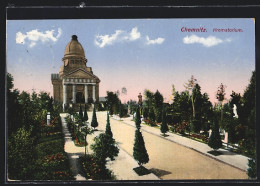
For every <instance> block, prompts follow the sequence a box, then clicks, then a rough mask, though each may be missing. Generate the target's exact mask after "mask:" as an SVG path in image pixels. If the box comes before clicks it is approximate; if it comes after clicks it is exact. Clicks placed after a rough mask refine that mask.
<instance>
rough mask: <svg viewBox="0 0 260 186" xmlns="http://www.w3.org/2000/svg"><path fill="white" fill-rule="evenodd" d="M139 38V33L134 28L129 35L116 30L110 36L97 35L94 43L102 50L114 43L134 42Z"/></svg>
mask: <svg viewBox="0 0 260 186" xmlns="http://www.w3.org/2000/svg"><path fill="white" fill-rule="evenodd" d="M140 37H141V33H140V32H138V29H137V27H134V28H133V29H132V30H131V32H130V33H127V32H126V31H124V30H116V31H115V33H114V34H111V35H97V36H96V38H95V41H94V42H95V44H96V45H97V46H98V47H100V48H103V47H105V46H107V45H112V44H114V43H116V42H125V41H135V40H137V39H139V38H140Z"/></svg>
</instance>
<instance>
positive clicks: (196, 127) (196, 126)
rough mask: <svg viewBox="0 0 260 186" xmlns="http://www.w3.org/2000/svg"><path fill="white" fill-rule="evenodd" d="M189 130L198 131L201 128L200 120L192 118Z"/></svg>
mask: <svg viewBox="0 0 260 186" xmlns="http://www.w3.org/2000/svg"><path fill="white" fill-rule="evenodd" d="M191 130H192V131H193V132H195V133H199V132H200V130H201V122H200V121H199V120H197V119H193V120H192V122H191Z"/></svg>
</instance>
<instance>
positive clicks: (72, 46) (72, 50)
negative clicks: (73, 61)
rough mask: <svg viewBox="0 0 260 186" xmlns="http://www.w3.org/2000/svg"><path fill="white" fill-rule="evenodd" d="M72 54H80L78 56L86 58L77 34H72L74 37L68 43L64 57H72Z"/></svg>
mask: <svg viewBox="0 0 260 186" xmlns="http://www.w3.org/2000/svg"><path fill="white" fill-rule="evenodd" d="M71 56H78V57H84V58H85V52H84V49H83V47H82V45H81V44H80V42H78V37H77V36H76V35H73V36H72V39H71V41H70V42H69V43H68V44H67V46H66V48H65V52H64V57H71Z"/></svg>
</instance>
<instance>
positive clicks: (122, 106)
mask: <svg viewBox="0 0 260 186" xmlns="http://www.w3.org/2000/svg"><path fill="white" fill-rule="evenodd" d="M119 107H120V108H119V117H120V118H122V117H123V116H124V105H123V104H121V103H120V104H119Z"/></svg>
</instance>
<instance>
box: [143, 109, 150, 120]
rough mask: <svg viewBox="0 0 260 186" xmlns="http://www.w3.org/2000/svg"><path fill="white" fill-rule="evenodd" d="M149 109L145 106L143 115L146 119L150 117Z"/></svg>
mask: <svg viewBox="0 0 260 186" xmlns="http://www.w3.org/2000/svg"><path fill="white" fill-rule="evenodd" d="M148 113H149V109H148V108H147V107H144V108H143V117H144V119H145V120H146V119H147V118H148Z"/></svg>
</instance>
